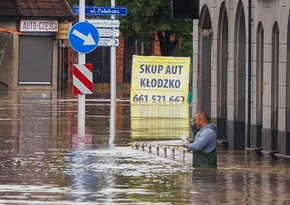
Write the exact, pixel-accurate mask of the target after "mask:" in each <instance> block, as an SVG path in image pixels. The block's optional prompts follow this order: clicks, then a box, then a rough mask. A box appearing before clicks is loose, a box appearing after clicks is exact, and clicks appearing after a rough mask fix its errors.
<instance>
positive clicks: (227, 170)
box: [0, 91, 290, 205]
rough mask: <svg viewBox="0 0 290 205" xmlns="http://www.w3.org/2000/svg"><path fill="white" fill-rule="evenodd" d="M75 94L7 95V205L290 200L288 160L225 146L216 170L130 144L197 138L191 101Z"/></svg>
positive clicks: (1, 171)
mask: <svg viewBox="0 0 290 205" xmlns="http://www.w3.org/2000/svg"><path fill="white" fill-rule="evenodd" d="M108 98H109V94H108V93H99V94H98V95H94V96H88V97H87V102H86V111H87V112H86V130H85V135H84V136H83V135H82V136H79V134H78V128H77V99H76V96H73V95H71V94H70V93H62V94H60V93H49V92H19V91H18V92H17V91H13V92H12V91H10V92H4V91H1V92H0V204H178V205H179V204H251V205H252V204H257V205H258V204H259V205H260V204H290V188H289V187H290V163H289V160H288V161H287V160H286V159H285V160H284V159H278V160H273V159H271V158H269V157H267V156H263V157H261V156H255V155H252V154H247V153H245V152H233V151H230V150H225V149H223V148H221V147H219V148H218V169H217V170H215V171H213V170H210V171H209V170H194V169H192V168H191V167H190V160H191V159H190V157H191V155H190V153H187V156H186V157H187V158H186V162H185V163H181V162H179V161H177V160H170V159H169V158H163V157H160V156H156V155H152V154H148V153H147V152H143V151H141V150H135V149H132V148H131V147H130V145H131V143H132V142H135V141H149V140H150V141H151V140H154V141H155V140H159V141H163V142H168V141H170V142H172V140H177V141H176V142H178V140H179V137H180V135H181V134H188V135H190V130H189V128H188V125H189V119H190V113H191V111H190V109H191V108H190V106H189V105H185V106H184V105H182V106H181V105H141V104H136V105H130V103H129V101H128V99H129V98H128V96H126V95H124V96H123V95H121V94H119V95H118V100H117V102H116V103H111V102H110V100H108Z"/></svg>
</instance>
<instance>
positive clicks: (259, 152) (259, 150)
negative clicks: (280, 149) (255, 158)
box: [246, 147, 263, 155]
mask: <svg viewBox="0 0 290 205" xmlns="http://www.w3.org/2000/svg"><path fill="white" fill-rule="evenodd" d="M246 150H247V152H254V153H255V154H256V155H262V150H263V147H247V148H246Z"/></svg>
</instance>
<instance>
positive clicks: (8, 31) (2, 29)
mask: <svg viewBox="0 0 290 205" xmlns="http://www.w3.org/2000/svg"><path fill="white" fill-rule="evenodd" d="M0 32H6V33H11V34H16V35H21V34H22V33H21V32H18V31H15V30H12V29H8V28H1V27H0Z"/></svg>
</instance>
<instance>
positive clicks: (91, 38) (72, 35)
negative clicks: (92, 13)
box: [68, 22, 100, 53]
mask: <svg viewBox="0 0 290 205" xmlns="http://www.w3.org/2000/svg"><path fill="white" fill-rule="evenodd" d="M99 39H100V36H99V32H98V30H97V28H96V27H95V26H94V25H93V24H91V23H88V22H79V23H76V24H75V25H74V26H73V27H72V28H71V29H70V31H69V34H68V41H69V43H70V45H71V47H72V48H73V49H74V50H75V51H76V52H79V53H90V52H92V51H93V50H95V48H96V47H97V46H98V43H99Z"/></svg>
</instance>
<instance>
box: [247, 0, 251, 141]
mask: <svg viewBox="0 0 290 205" xmlns="http://www.w3.org/2000/svg"><path fill="white" fill-rule="evenodd" d="M248 4H249V5H248V29H249V30H248V127H247V136H248V139H247V142H248V143H247V146H248V147H250V146H251V105H252V102H251V91H252V0H249V1H248Z"/></svg>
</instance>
